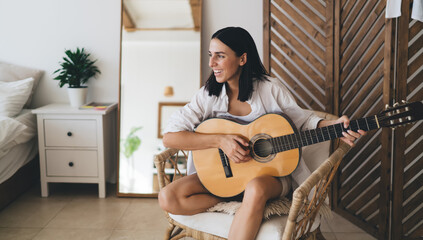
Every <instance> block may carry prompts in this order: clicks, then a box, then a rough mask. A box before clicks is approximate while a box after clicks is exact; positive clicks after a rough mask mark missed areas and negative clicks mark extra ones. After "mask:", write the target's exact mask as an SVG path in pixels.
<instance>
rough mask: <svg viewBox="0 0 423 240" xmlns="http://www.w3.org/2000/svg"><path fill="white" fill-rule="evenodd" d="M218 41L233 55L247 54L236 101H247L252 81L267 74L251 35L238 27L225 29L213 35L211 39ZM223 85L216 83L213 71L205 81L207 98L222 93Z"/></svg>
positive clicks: (250, 92) (250, 93)
mask: <svg viewBox="0 0 423 240" xmlns="http://www.w3.org/2000/svg"><path fill="white" fill-rule="evenodd" d="M214 38H216V39H219V40H220V41H221V42H222V43H224V44H225V45H226V46H228V47H229V48H231V49H232V50H233V51H234V52H235V54H236V55H237V56H238V57H240V56H241V55H242V54H244V53H247V62H246V63H245V64H244V66H243V67H242V70H241V76H240V78H239V94H238V100H240V101H243V102H245V101H247V100H248V99H250V98H251V96H252V94H253V90H254V89H253V79H257V80H265V79H266V76H268V75H269V74H268V73H267V71H266V69H265V68H264V66H263V63H262V62H261V60H260V57H259V55H258V52H257V47H256V44H255V43H254V40H253V38H252V37H251V35H250V34H249V33H248V32H247V31H246V30H245V29H243V28H240V27H226V28H223V29H220V30H218V31H217V32H215V33H214V34H213V36H212V37H211V39H214ZM222 86H223V83H218V82H217V81H216V77H215V76H214V73H213V71H212V72H211V74H210V76H209V78H208V79H207V82H206V85H205V88H206V89H207V90H208V91H209V96H211V95H215V96H219V95H220V92H221V91H222Z"/></svg>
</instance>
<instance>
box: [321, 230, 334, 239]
mask: <svg viewBox="0 0 423 240" xmlns="http://www.w3.org/2000/svg"><path fill="white" fill-rule="evenodd" d="M322 234H323V237H324V238H325V239H326V240H336V237H335V234H333V233H331V232H322Z"/></svg>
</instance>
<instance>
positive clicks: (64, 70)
mask: <svg viewBox="0 0 423 240" xmlns="http://www.w3.org/2000/svg"><path fill="white" fill-rule="evenodd" d="M65 55H66V56H65V57H63V62H59V64H60V66H61V68H59V69H57V70H56V71H54V72H53V74H57V73H58V74H59V75H58V76H56V77H54V78H53V79H54V80H58V81H59V86H60V87H63V86H64V85H66V84H68V85H69V87H81V86H82V84H85V83H86V82H87V81H88V80H89V79H90V78H92V77H95V76H96V75H97V74H101V72H100V70H99V69H98V68H97V66H95V65H94V63H95V62H97V60H90V58H89V56H90V54H89V53H87V52H85V49H84V48H81V49H80V48H76V50H75V51H72V50H65Z"/></svg>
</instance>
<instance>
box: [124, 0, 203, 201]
mask: <svg viewBox="0 0 423 240" xmlns="http://www.w3.org/2000/svg"><path fill="white" fill-rule="evenodd" d="M197 1H198V3H197V5H196V7H197V8H198V9H199V12H198V13H199V14H200V17H199V19H200V22H199V28H193V29H194V30H196V31H197V30H198V31H199V32H200V56H199V57H200V63H199V66H198V67H199V68H200V75H199V76H198V77H199V81H198V82H199V87H201V86H203V84H204V83H203V81H202V66H203V64H202V63H203V60H202V54H201V53H202V52H203V44H202V34H201V32H202V28H203V26H202V22H203V9H202V5H203V0H197ZM120 2H121V9H120V10H121V24H120V46H119V47H120V54H119V88H118V90H119V95H118V106H117V152H116V159H117V161H116V162H117V168H116V196H117V197H149V198H157V196H158V193H121V192H119V165H120V130H121V128H120V125H121V100H122V95H121V91H122V89H121V83H122V35H123V31H124V25H123V24H124V23H123V18H124V16H123V15H124V4H123V0H121V1H120ZM131 30H135V31H136V30H147V31H157V30H171V29H130V31H131ZM173 30H176V31H177V30H186V29H173ZM166 103H168V104H169V103H172V104H183V105H185V104H186V103H187V102H184V103H183V102H166ZM183 105H178V106H183ZM159 108H160V107H159ZM159 114H160V111H159ZM159 124H160V117H159ZM158 131H160V126H159V127H158Z"/></svg>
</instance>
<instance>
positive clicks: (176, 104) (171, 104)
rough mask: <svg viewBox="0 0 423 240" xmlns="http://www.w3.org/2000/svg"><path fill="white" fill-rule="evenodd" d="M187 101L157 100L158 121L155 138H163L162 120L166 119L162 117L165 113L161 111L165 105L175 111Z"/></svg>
mask: <svg viewBox="0 0 423 240" xmlns="http://www.w3.org/2000/svg"><path fill="white" fill-rule="evenodd" d="M187 103H188V102H159V111H158V113H159V117H158V123H157V138H163V134H162V122H163V123H164V122H167V120H168V119H162V117H163V116H164V115H165V114H163V111H164V110H165V108H166V107H171V109H172V111H176V110H178V109H179V108H181V107H183V106H185V104H187Z"/></svg>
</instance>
